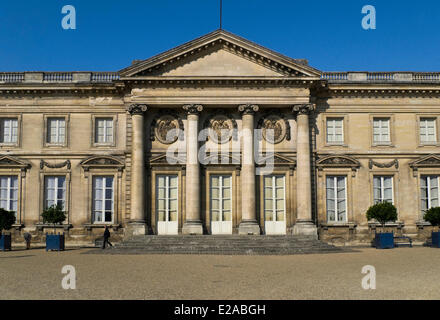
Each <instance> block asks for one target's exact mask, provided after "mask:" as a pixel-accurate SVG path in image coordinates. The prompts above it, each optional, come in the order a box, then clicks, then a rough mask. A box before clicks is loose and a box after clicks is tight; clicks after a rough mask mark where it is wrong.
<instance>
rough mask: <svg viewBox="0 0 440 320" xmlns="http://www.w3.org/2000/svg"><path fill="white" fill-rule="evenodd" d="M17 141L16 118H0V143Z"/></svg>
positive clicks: (14, 142)
mask: <svg viewBox="0 0 440 320" xmlns="http://www.w3.org/2000/svg"><path fill="white" fill-rule="evenodd" d="M17 141H18V120H17V119H15V118H12V119H11V118H4V119H0V143H3V144H16V143H17Z"/></svg>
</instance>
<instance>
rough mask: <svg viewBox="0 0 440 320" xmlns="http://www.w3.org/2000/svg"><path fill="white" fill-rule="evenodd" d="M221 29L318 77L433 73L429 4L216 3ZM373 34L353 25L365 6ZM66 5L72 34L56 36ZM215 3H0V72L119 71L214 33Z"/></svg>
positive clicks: (435, 33) (436, 49)
mask: <svg viewBox="0 0 440 320" xmlns="http://www.w3.org/2000/svg"><path fill="white" fill-rule="evenodd" d="M223 3H224V9H223V10H224V22H223V26H224V29H226V30H228V31H230V32H233V33H235V34H237V35H239V36H242V37H244V38H247V39H249V40H252V41H254V42H256V43H258V44H260V45H263V46H266V47H268V48H270V49H272V50H275V51H278V52H280V53H283V54H285V55H287V56H290V57H292V58H303V59H308V60H309V63H310V65H312V66H313V67H315V68H318V69H320V70H323V71H349V70H353V71H355V70H358V71H361V70H362V71H363V70H366V71H440V32H439V29H440V1H437V0H418V1H414V0H412V1H409V0H372V1H370V0H335V1H328V0H327V1H321V0H314V1H312V0H310V1H296V0H223ZM368 4H370V5H374V6H375V7H376V9H377V29H376V30H372V31H371V30H370V31H365V30H363V29H362V27H361V20H362V17H363V15H362V13H361V9H362V7H363V6H364V5H368ZM64 5H73V6H75V8H76V14H77V29H76V30H63V29H62V28H61V20H62V17H63V14H62V13H61V8H62V7H63V6H64ZM218 7H219V0H160V1H155V0H123V1H121V0H20V1H12V0H4V1H1V3H0V23H1V26H0V39H1V41H0V71H35V70H41V71H74V70H76V71H85V70H90V71H117V70H119V69H122V68H124V67H126V66H128V65H130V63H131V61H132V60H133V59H146V58H149V57H151V56H153V55H155V54H158V53H160V52H162V51H165V50H167V49H170V48H173V47H175V46H177V45H179V44H182V43H184V42H187V41H189V40H192V39H194V38H196V37H199V36H202V35H204V34H206V33H209V32H211V31H213V30H215V29H217V28H218V25H219V23H218V20H219V19H218V16H219V10H218Z"/></svg>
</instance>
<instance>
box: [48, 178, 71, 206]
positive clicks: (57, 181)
mask: <svg viewBox="0 0 440 320" xmlns="http://www.w3.org/2000/svg"><path fill="white" fill-rule="evenodd" d="M54 205H60V206H61V207H62V208H63V210H66V177H64V176H52V177H45V178H44V207H45V209H47V208H50V207H52V206H54Z"/></svg>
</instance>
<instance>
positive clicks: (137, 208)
mask: <svg viewBox="0 0 440 320" xmlns="http://www.w3.org/2000/svg"><path fill="white" fill-rule="evenodd" d="M127 111H128V112H129V113H130V114H131V119H132V137H133V138H132V145H131V217H130V223H129V226H128V233H129V234H130V235H141V234H146V232H147V225H146V219H145V198H146V194H145V157H144V154H145V151H144V140H145V137H144V112H145V111H147V106H146V105H143V104H133V105H131V106H129V107H128V108H127Z"/></svg>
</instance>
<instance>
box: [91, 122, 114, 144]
mask: <svg viewBox="0 0 440 320" xmlns="http://www.w3.org/2000/svg"><path fill="white" fill-rule="evenodd" d="M95 121H96V123H95V143H105V144H110V143H113V118H96V120H95Z"/></svg>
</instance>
